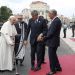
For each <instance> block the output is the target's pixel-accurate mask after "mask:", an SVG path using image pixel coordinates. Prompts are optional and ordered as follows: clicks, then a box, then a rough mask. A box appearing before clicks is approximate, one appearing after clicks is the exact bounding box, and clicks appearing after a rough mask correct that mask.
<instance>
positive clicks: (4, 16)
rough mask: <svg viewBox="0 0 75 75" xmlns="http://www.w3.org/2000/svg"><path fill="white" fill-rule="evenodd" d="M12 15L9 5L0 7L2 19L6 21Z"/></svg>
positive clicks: (0, 17)
mask: <svg viewBox="0 0 75 75" xmlns="http://www.w3.org/2000/svg"><path fill="white" fill-rule="evenodd" d="M10 15H12V10H11V9H10V8H8V7H7V6H2V7H1V8H0V21H2V22H4V21H6V20H7V19H8V18H9V16H10Z"/></svg>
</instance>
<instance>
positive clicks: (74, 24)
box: [71, 22, 75, 37]
mask: <svg viewBox="0 0 75 75" xmlns="http://www.w3.org/2000/svg"><path fill="white" fill-rule="evenodd" d="M71 28H72V37H74V35H75V33H74V31H75V22H74V23H73V25H72V26H71Z"/></svg>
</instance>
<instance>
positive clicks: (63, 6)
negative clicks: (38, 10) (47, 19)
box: [0, 0, 75, 16]
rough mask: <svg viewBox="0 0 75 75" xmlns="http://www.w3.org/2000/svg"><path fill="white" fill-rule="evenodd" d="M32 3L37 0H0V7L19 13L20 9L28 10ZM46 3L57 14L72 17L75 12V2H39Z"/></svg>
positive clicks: (47, 0)
mask: <svg viewBox="0 0 75 75" xmlns="http://www.w3.org/2000/svg"><path fill="white" fill-rule="evenodd" d="M32 1H37V0H4V1H3V0H0V6H2V5H6V6H8V7H10V8H11V9H12V10H13V12H14V13H18V12H19V13H20V12H21V10H22V9H24V8H29V5H30V3H31V2H32ZM39 1H43V2H46V3H48V5H49V6H50V8H51V9H56V10H57V11H58V13H59V14H63V15H65V16H72V15H73V13H74V12H75V0H39Z"/></svg>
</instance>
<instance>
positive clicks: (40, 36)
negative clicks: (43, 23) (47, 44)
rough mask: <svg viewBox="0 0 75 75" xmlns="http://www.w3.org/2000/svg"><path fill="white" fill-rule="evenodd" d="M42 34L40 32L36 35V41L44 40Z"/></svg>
mask: <svg viewBox="0 0 75 75" xmlns="http://www.w3.org/2000/svg"><path fill="white" fill-rule="evenodd" d="M44 38H45V37H44V36H43V34H42V33H41V34H40V35H39V36H38V37H37V41H38V42H41V41H43V40H44Z"/></svg>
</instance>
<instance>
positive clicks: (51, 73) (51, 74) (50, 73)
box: [46, 71, 56, 75]
mask: <svg viewBox="0 0 75 75" xmlns="http://www.w3.org/2000/svg"><path fill="white" fill-rule="evenodd" d="M55 73H56V71H55V72H49V73H47V74H46V75H54V74H55Z"/></svg>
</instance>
